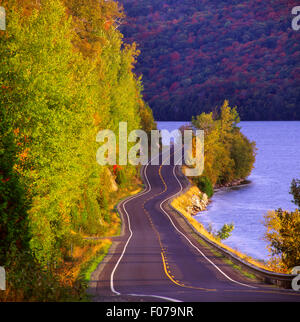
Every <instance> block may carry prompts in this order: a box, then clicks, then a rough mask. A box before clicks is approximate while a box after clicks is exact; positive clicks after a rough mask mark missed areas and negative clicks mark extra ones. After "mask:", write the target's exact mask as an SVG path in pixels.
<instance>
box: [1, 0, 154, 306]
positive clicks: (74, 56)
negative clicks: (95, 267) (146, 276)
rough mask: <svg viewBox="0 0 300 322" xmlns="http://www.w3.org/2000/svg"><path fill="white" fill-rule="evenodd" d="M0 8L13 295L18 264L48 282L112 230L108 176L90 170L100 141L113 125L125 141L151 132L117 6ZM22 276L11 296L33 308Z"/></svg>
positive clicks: (7, 243)
mask: <svg viewBox="0 0 300 322" xmlns="http://www.w3.org/2000/svg"><path fill="white" fill-rule="evenodd" d="M0 5H1V6H4V7H5V9H6V15H7V30H6V31H1V33H0V121H1V123H0V135H1V141H0V158H1V159H0V193H1V196H0V237H1V239H0V265H1V266H5V267H7V269H8V270H9V263H10V262H11V263H12V261H13V262H14V264H11V272H8V276H10V279H9V281H8V283H9V288H10V290H13V289H16V287H17V284H14V283H17V281H18V280H19V277H18V276H17V275H14V274H19V273H17V272H20V270H19V268H20V267H21V266H22V265H21V264H20V262H19V261H18V259H20V261H22V262H24V261H25V262H26V264H25V262H24V265H23V266H24V267H29V266H30V265H36V266H34V267H35V268H34V269H33V268H31V271H32V272H33V271H35V272H37V271H38V272H40V273H41V274H42V276H41V279H43V276H44V277H45V279H47V281H48V282H49V278H51V274H50V273H49V272H52V271H53V272H54V271H55V270H57V269H59V267H60V265H62V264H63V262H64V260H65V259H66V258H69V257H70V256H72V252H73V249H74V247H75V246H76V245H81V244H82V243H83V236H102V235H103V234H104V233H105V231H106V230H108V229H110V225H111V222H112V220H111V218H110V212H109V207H108V203H109V200H108V195H109V192H110V190H109V189H110V184H109V182H110V181H109V180H110V178H111V176H110V175H109V174H110V173H111V172H112V171H113V169H112V167H109V166H106V167H100V166H99V165H98V164H97V162H96V152H97V149H98V147H99V144H98V143H97V142H96V135H97V133H98V131H99V130H101V129H110V130H113V131H115V133H117V131H116V129H117V128H118V125H119V122H121V121H122V122H127V123H128V131H132V130H134V129H138V128H142V126H147V129H149V128H151V127H152V125H154V123H153V117H152V113H151V110H150V109H149V108H148V107H147V105H146V103H144V101H143V97H142V94H141V90H142V84H141V80H140V79H139V78H138V77H136V75H135V74H134V72H133V69H134V66H135V63H136V59H137V56H138V55H139V51H138V50H137V49H136V45H135V44H134V43H133V44H131V45H129V44H124V43H123V40H122V38H123V36H122V34H121V32H120V31H119V29H118V28H119V24H120V22H121V21H122V19H123V18H124V13H123V11H122V8H121V7H120V6H119V5H118V4H117V2H115V1H105V0H100V1H99V0H65V1H62V0H41V1H35V0H26V1H23V0H22V1H21V0H9V1H8V0H7V1H6V0H4V1H0ZM135 175H136V169H135V168H134V167H133V166H128V167H125V168H123V169H122V178H123V180H125V179H127V178H134V176H135ZM10 254H12V255H10ZM27 264H28V265H27ZM13 267H15V270H14V269H13ZM28 269H29V268H28ZM45 269H46V272H47V274H48V273H49V274H50V275H49V276H48V275H47V276H46V275H43V273H42V272H43V271H44V270H45ZM26 272H27V273H29V271H26ZM26 272H23V275H22V276H23V282H24V284H23V286H24V285H25V284H26V283H28V287H29V288H28V292H27V291H25V289H26V288H25V286H24V287H23V291H24V292H23V293H22V294H20V295H19V296H20V298H22V297H23V298H25V299H31V298H32V297H33V298H34V294H32V292H31V291H30V287H32V285H31V284H30V283H31V281H30V278H31V277H30V276H31V275H32V273H29V274H27V273H26ZM14 276H15V279H14V278H13V277H14ZM26 276H27V277H28V280H26ZM48 282H47V283H46V284H48V285H49V288H51V287H52V286H53V287H54V288H56V286H57V284H56V283H54V284H53V283H52V284H51V283H50V282H49V283H48ZM41 285H42V284H41ZM43 285H45V284H43ZM51 285H52V286H51ZM35 287H38V284H36V285H35ZM47 291H49V289H47ZM49 292H50V291H49ZM38 293H39V292H36V294H38ZM47 294H48V292H46V291H45V294H44V295H43V296H45V297H44V300H46V299H47V296H48V295H47ZM51 296H52V295H51V292H50V293H49V298H50V297H51ZM49 298H48V299H49ZM53 298H55V296H54V295H53V296H52V297H51V299H53ZM35 299H36V298H35Z"/></svg>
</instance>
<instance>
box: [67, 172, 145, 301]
mask: <svg viewBox="0 0 300 322" xmlns="http://www.w3.org/2000/svg"><path fill="white" fill-rule="evenodd" d="M142 189H143V184H142V182H141V180H140V179H139V178H133V179H132V180H131V182H130V183H128V185H127V186H126V187H123V188H121V189H118V191H114V192H112V193H111V195H110V200H109V205H110V206H109V208H110V215H111V219H110V223H109V225H108V226H107V227H106V229H105V233H104V234H103V233H101V235H96V236H93V237H91V236H84V238H93V239H89V240H86V242H88V243H89V246H88V247H87V248H86V249H85V250H81V256H79V257H81V260H80V263H78V265H77V273H76V281H77V282H78V283H79V284H80V287H81V288H82V291H81V292H80V295H79V297H78V299H77V300H78V301H83V302H89V301H91V300H92V296H91V295H88V294H87V289H88V285H89V282H90V279H91V275H92V273H93V272H94V271H95V270H96V268H97V267H98V265H99V264H100V263H101V262H102V260H103V259H104V258H105V256H106V255H107V253H108V251H109V249H110V247H111V245H112V241H111V239H110V237H114V236H119V235H120V234H121V225H122V223H121V218H120V216H119V214H118V211H117V205H118V203H119V202H120V201H122V200H123V199H125V198H127V197H128V196H131V195H135V194H137V193H139V192H140V191H141V190H142ZM78 250H79V249H77V251H78ZM73 257H74V254H73Z"/></svg>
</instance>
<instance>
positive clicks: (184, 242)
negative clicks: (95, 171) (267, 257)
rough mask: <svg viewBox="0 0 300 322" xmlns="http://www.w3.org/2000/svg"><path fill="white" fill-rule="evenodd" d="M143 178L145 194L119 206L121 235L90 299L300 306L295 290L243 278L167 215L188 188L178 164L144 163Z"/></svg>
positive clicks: (97, 274) (100, 269)
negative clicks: (169, 204) (173, 200)
mask: <svg viewBox="0 0 300 322" xmlns="http://www.w3.org/2000/svg"><path fill="white" fill-rule="evenodd" d="M142 177H143V180H144V183H145V187H146V188H145V190H144V191H143V192H141V193H139V194H138V195H135V196H132V197H130V198H127V199H126V200H124V201H122V202H121V203H120V204H119V205H118V209H119V212H120V214H121V216H122V220H123V233H122V236H121V237H118V238H117V239H116V240H114V242H113V246H112V247H111V249H110V253H109V254H108V255H107V256H106V258H105V259H104V261H103V262H102V263H101V264H100V265H99V267H98V269H97V270H96V271H95V272H94V274H93V279H94V281H93V282H94V285H95V286H94V288H95V290H94V294H95V295H96V296H95V301H97V300H99V301H103V299H106V301H133V302H135V301H139V300H141V299H143V300H144V301H171V302H212V301H214V302H215V301H222V302H224V301H230V302H234V301H238V302H246V301H254V302H258V301H268V302H274V301H280V302H282V301H289V302H292V301H293V302H294V301H299V302H300V292H295V291H292V290H285V289H280V288H276V287H274V286H269V285H265V284H261V283H260V282H259V281H255V280H253V279H250V278H248V277H245V276H244V275H242V274H241V273H240V272H239V271H238V270H236V269H234V268H233V267H232V266H230V265H229V264H226V263H225V262H224V261H223V259H221V258H220V257H217V256H216V255H214V254H213V253H212V252H211V250H210V249H209V247H207V246H206V245H205V244H203V243H200V242H199V241H197V239H196V236H195V235H194V234H193V233H192V231H191V229H190V228H189V227H188V226H187V225H186V224H185V222H184V221H183V220H182V218H180V216H179V215H176V216H175V215H174V214H171V213H170V212H168V209H167V202H168V200H169V199H170V198H172V197H173V196H175V195H176V194H179V193H181V192H182V191H183V189H184V188H186V187H187V185H188V183H187V180H186V178H185V177H184V176H183V175H182V174H181V172H180V169H179V166H176V165H161V166H157V165H150V164H148V165H146V166H144V167H143V168H142Z"/></svg>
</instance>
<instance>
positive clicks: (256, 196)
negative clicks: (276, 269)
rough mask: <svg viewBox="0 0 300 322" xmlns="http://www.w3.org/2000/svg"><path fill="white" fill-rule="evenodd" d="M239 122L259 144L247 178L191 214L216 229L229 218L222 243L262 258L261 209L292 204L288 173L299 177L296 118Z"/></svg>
mask: <svg viewBox="0 0 300 322" xmlns="http://www.w3.org/2000/svg"><path fill="white" fill-rule="evenodd" d="M186 123H187V122H158V128H159V129H168V130H173V129H176V128H178V127H180V126H181V125H182V124H186ZM240 127H241V131H242V132H243V133H244V134H245V135H246V136H247V137H248V138H249V139H250V140H252V141H255V142H256V146H257V149H258V150H257V157H256V162H255V168H254V170H253V171H252V174H251V175H250V176H249V178H248V179H249V180H250V181H251V183H250V184H248V185H245V186H241V187H235V188H227V189H222V190H220V191H218V192H216V193H215V195H214V196H213V198H212V203H211V204H210V205H209V207H208V209H207V210H206V211H204V212H201V213H199V214H198V215H197V216H196V217H195V218H196V219H197V220H198V221H200V222H201V223H203V224H204V226H205V227H207V228H208V226H209V225H210V224H211V225H212V226H213V229H215V230H218V229H220V228H221V227H222V226H223V225H224V223H231V222H233V223H234V225H235V229H234V231H233V233H232V236H231V237H229V238H228V239H227V240H226V241H225V243H226V244H227V245H229V246H231V247H232V248H236V249H238V250H240V251H242V252H243V253H245V254H248V255H250V256H252V257H254V258H257V259H262V260H264V259H267V257H268V251H267V249H266V245H267V243H266V241H264V240H263V236H264V233H265V227H264V225H263V220H264V214H266V213H267V211H268V210H272V209H276V208H279V207H281V208H283V209H286V210H293V209H295V205H294V204H293V203H292V202H291V200H292V196H291V195H290V194H289V190H290V184H291V181H292V179H293V178H300V122H241V123H240Z"/></svg>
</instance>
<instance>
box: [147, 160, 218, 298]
mask: <svg viewBox="0 0 300 322" xmlns="http://www.w3.org/2000/svg"><path fill="white" fill-rule="evenodd" d="M164 163H165V161H164V162H163V163H162V165H161V166H160V167H159V170H158V174H159V177H160V179H161V181H162V183H163V185H164V189H163V191H161V192H159V193H157V194H155V195H154V196H152V197H150V198H148V199H146V200H145V201H144V203H143V206H142V207H143V210H144V212H145V213H146V215H147V217H148V219H149V222H150V225H151V227H152V229H153V231H154V232H155V234H156V236H157V239H158V242H159V245H160V248H161V258H162V264H163V268H164V272H165V274H166V276H167V277H168V278H169V279H170V281H171V282H172V283H174V284H175V285H177V286H180V287H184V288H190V289H196V290H201V291H209V292H215V291H216V289H207V288H202V287H195V286H189V285H185V284H184V283H182V282H180V281H178V280H177V279H175V277H174V275H172V273H171V271H170V265H169V263H168V260H167V254H166V251H167V249H166V248H165V247H164V246H163V244H162V241H161V237H160V234H159V232H158V230H157V228H156V227H155V225H154V223H153V221H152V218H151V215H150V213H149V211H148V210H147V209H146V208H145V204H146V202H148V201H149V200H151V199H153V198H155V197H158V196H160V195H162V194H163V193H164V192H166V191H167V190H168V185H167V183H166V182H165V180H164V178H163V176H162V173H161V170H162V167H163V165H164Z"/></svg>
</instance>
